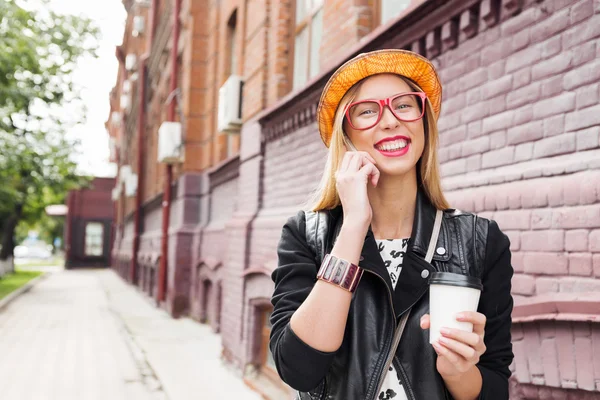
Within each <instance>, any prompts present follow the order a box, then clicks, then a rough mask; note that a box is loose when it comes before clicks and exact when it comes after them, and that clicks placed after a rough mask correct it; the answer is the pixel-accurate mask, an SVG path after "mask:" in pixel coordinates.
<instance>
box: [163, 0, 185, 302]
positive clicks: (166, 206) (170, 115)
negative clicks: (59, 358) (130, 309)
mask: <svg viewBox="0 0 600 400" xmlns="http://www.w3.org/2000/svg"><path fill="white" fill-rule="evenodd" d="M173 1H174V4H175V7H174V10H173V33H172V35H171V36H172V37H173V45H172V47H171V82H170V88H169V92H170V93H171V94H170V95H169V97H170V103H169V108H168V110H167V121H169V122H173V121H175V106H176V101H177V96H175V95H174V93H175V90H176V89H177V58H178V53H179V51H178V48H179V30H180V24H179V14H180V12H181V0H173ZM172 180H173V166H172V165H171V164H167V165H166V166H165V182H164V184H165V187H164V192H163V203H162V206H163V209H162V211H163V212H162V246H161V255H160V267H159V270H158V272H159V273H158V301H159V303H160V302H161V301H164V300H165V297H166V296H165V294H166V287H167V268H168V264H167V257H168V252H169V220H170V218H169V217H170V213H171V197H172V195H171V181H172Z"/></svg>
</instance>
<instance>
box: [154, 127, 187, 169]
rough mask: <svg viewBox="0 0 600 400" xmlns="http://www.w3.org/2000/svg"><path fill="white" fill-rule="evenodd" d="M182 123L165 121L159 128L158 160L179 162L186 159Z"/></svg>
mask: <svg viewBox="0 0 600 400" xmlns="http://www.w3.org/2000/svg"><path fill="white" fill-rule="evenodd" d="M182 139H183V138H182V129H181V123H179V122H163V123H162V125H161V126H160V128H158V162H161V163H166V164H177V163H182V162H183V161H184V151H183V140H182Z"/></svg>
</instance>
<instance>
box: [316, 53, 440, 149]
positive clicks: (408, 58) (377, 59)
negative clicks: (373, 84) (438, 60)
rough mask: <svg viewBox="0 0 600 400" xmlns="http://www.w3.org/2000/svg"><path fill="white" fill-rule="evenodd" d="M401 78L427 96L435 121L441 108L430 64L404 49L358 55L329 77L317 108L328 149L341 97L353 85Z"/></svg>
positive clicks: (433, 71) (437, 87)
mask: <svg viewBox="0 0 600 400" xmlns="http://www.w3.org/2000/svg"><path fill="white" fill-rule="evenodd" d="M383 73H391V74H397V75H402V76H405V77H407V78H409V79H410V80H412V81H414V82H415V83H416V84H417V85H418V86H419V87H420V88H421V89H422V90H423V92H425V94H426V95H427V98H428V99H429V102H430V103H431V106H432V109H433V110H432V111H433V114H434V115H435V118H436V119H437V118H438V117H439V115H440V110H441V105H442V85H441V84H440V80H439V78H438V75H437V72H436V71H435V68H434V66H433V64H431V62H430V61H429V60H428V59H426V58H425V57H423V56H421V55H419V54H417V53H413V52H412V51H408V50H397V49H389V50H377V51H372V52H369V53H362V54H359V55H357V56H356V57H354V58H353V59H351V60H349V61H348V62H346V63H345V64H344V65H342V66H341V67H339V68H338V70H337V71H335V73H334V74H333V75H332V76H331V78H329V81H327V84H326V85H325V88H324V89H323V93H322V94H321V99H320V100H319V107H318V108H317V121H318V123H319V132H320V133H321V139H323V142H324V143H325V146H327V147H329V142H330V140H331V135H332V132H333V119H334V116H335V112H336V110H337V108H338V105H339V103H340V101H341V100H342V97H344V95H345V94H346V92H347V91H348V89H350V88H351V87H352V86H354V84H356V83H357V82H359V81H361V80H362V79H364V78H367V77H369V76H372V75H376V74H383Z"/></svg>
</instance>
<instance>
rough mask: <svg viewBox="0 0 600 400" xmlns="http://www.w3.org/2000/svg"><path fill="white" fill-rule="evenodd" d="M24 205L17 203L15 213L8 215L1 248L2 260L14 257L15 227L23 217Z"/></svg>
mask: <svg viewBox="0 0 600 400" xmlns="http://www.w3.org/2000/svg"><path fill="white" fill-rule="evenodd" d="M22 211H23V206H22V205H21V204H17V206H16V207H15V213H14V214H13V215H11V216H10V217H8V219H7V220H6V222H5V223H4V229H3V232H2V248H1V249H0V260H2V261H4V260H8V258H9V257H10V258H12V257H13V250H14V249H15V229H16V228H17V224H18V223H19V219H20V218H21V212H22Z"/></svg>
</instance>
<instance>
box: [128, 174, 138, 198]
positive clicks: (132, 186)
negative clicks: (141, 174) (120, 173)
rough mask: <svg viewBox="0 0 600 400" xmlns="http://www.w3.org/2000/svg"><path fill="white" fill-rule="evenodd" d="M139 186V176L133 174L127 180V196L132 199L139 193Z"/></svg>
mask: <svg viewBox="0 0 600 400" xmlns="http://www.w3.org/2000/svg"><path fill="white" fill-rule="evenodd" d="M137 186H138V176H137V174H131V175H129V176H128V177H127V179H126V180H125V196H127V197H132V196H135V193H136V192H137Z"/></svg>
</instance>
